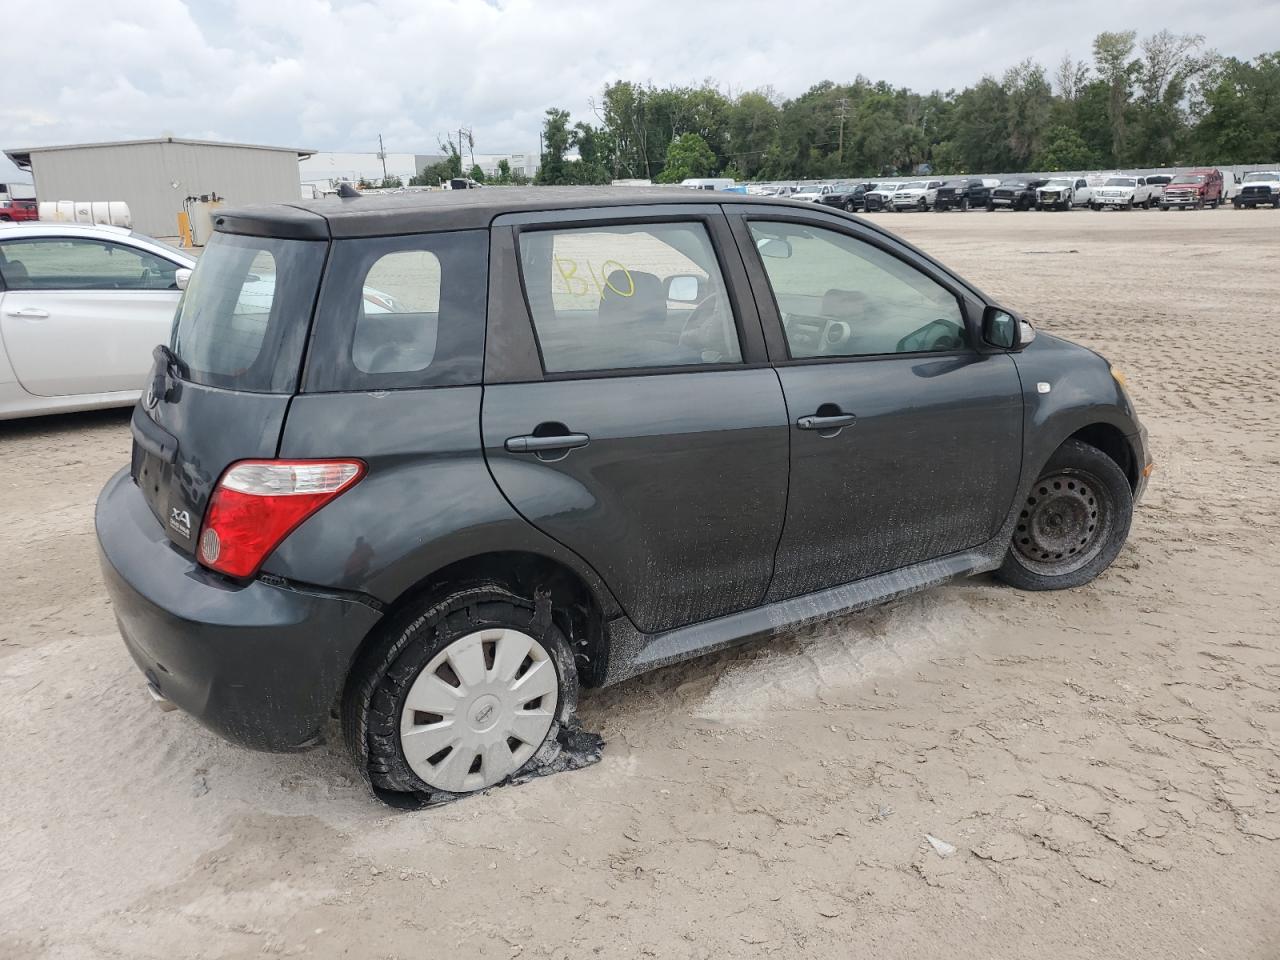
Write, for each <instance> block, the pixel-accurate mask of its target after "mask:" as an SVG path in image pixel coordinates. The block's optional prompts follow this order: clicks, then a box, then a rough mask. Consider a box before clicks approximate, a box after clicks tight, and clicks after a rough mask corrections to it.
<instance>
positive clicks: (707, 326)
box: [680, 293, 728, 363]
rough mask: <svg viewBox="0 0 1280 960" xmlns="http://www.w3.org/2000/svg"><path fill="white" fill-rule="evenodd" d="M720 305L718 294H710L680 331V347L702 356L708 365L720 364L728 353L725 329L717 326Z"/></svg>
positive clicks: (690, 315)
mask: <svg viewBox="0 0 1280 960" xmlns="http://www.w3.org/2000/svg"><path fill="white" fill-rule="evenodd" d="M719 304H720V295H719V294H718V293H711V294H708V295H707V297H706V299H705V300H703V301H702V302H701V303H700V304H698V305H697V306H696V307H694V308H693V311H692V312H691V313H690V314H689V319H688V320H686V321H685V322H684V329H683V330H682V331H680V346H682V347H688V348H689V349H690V350H696V351H698V352H699V353H701V354H702V359H703V360H704V361H705V362H707V363H718V362H720V361H721V360H723V359H724V356H725V354H726V353H727V352H728V344H727V343H725V335H724V330H723V329H717V328H716V325H715V317H716V308H717V307H718V306H719Z"/></svg>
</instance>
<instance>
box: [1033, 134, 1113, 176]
mask: <svg viewBox="0 0 1280 960" xmlns="http://www.w3.org/2000/svg"><path fill="white" fill-rule="evenodd" d="M1031 165H1032V166H1033V167H1034V168H1035V169H1037V170H1047V171H1055V170H1062V171H1066V170H1089V169H1092V168H1094V167H1096V166H1098V165H1099V164H1098V160H1097V157H1096V156H1095V154H1094V152H1093V151H1092V150H1090V149H1089V145H1088V144H1087V143H1085V142H1084V138H1082V137H1081V136H1080V134H1078V133H1076V131H1075V130H1073V129H1071V128H1070V127H1065V126H1058V127H1053V128H1052V129H1050V130H1049V131H1048V132H1047V133H1046V134H1045V138H1044V146H1043V147H1042V148H1041V150H1040V152H1039V153H1037V154H1036V155H1035V157H1034V158H1033V159H1032V161H1031Z"/></svg>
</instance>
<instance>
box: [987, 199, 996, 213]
mask: <svg viewBox="0 0 1280 960" xmlns="http://www.w3.org/2000/svg"><path fill="white" fill-rule="evenodd" d="M995 210H996V205H995V204H994V203H991V202H990V201H987V212H988V213H995Z"/></svg>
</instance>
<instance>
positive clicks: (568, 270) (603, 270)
mask: <svg viewBox="0 0 1280 960" xmlns="http://www.w3.org/2000/svg"><path fill="white" fill-rule="evenodd" d="M555 261H556V270H557V271H558V272H559V274H560V279H562V280H563V281H564V285H565V288H566V289H567V290H568V291H569V293H570V295H572V296H575V297H581V296H584V295H585V294H587V293H588V292H589V291H590V290H591V288H592V287H593V286H594V287H595V288H596V293H597V294H599V296H601V297H603V296H604V291H605V287H608V288H609V289H610V290H612V291H613V292H614V293H616V294H617V295H618V296H620V297H634V296H635V293H636V282H635V280H634V279H633V278H632V276H631V271H630V270H628V269H627V268H626V267H624V266H623V265H622V264H620V263H619V262H618V261H617V260H605V261H603V262H602V263H601V264H600V276H596V270H595V267H593V266H592V265H591V261H590V260H588V261H587V262H586V268H587V273H588V275H589V276H590V277H591V282H590V283H588V282H587V279H586V277H580V276H578V261H577V260H570V259H569V258H568V257H556V258H555ZM610 264H612V265H613V266H614V267H615V268H616V269H615V270H612V271H611V270H609V265H610ZM615 273H621V274H622V275H623V276H625V277H626V278H627V289H625V290H619V289H618V288H617V287H616V286H614V284H613V274H615ZM600 277H603V278H604V279H603V280H601V279H600Z"/></svg>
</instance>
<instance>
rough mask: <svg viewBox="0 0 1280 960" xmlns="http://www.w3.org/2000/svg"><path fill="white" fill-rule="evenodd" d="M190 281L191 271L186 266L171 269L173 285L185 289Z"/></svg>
mask: <svg viewBox="0 0 1280 960" xmlns="http://www.w3.org/2000/svg"><path fill="white" fill-rule="evenodd" d="M190 281H191V271H190V270H188V269H187V268H186V267H179V268H178V269H177V270H175V271H173V285H174V286H175V287H177V288H178V289H179V290H185V289H187V284H188V283H189V282H190Z"/></svg>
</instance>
